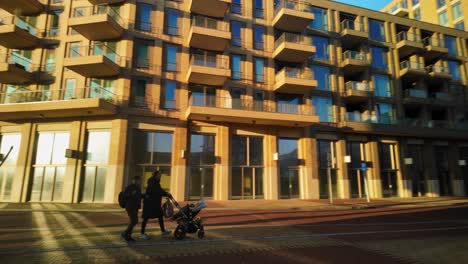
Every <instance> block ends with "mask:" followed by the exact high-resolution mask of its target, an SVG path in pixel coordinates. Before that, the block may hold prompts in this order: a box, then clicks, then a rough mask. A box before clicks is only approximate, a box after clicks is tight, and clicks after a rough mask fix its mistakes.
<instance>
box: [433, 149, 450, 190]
mask: <svg viewBox="0 0 468 264" xmlns="http://www.w3.org/2000/svg"><path fill="white" fill-rule="evenodd" d="M434 156H435V160H434V162H435V165H436V173H437V177H438V180H439V195H440V196H450V195H452V194H453V193H452V184H451V179H450V172H449V166H448V147H446V146H435V147H434Z"/></svg>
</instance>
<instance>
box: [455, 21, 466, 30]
mask: <svg viewBox="0 0 468 264" xmlns="http://www.w3.org/2000/svg"><path fill="white" fill-rule="evenodd" d="M454 27H455V28H456V29H459V30H465V21H463V20H462V21H459V22H457V23H455V25H454Z"/></svg>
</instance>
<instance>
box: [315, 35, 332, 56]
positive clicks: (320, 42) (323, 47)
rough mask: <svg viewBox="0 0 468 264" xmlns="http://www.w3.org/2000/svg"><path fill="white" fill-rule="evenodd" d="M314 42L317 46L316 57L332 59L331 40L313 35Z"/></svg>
mask: <svg viewBox="0 0 468 264" xmlns="http://www.w3.org/2000/svg"><path fill="white" fill-rule="evenodd" d="M313 42H314V45H315V48H316V52H315V54H314V55H313V56H312V57H313V58H314V59H322V60H330V40H329V39H328V38H323V37H317V36H314V37H313Z"/></svg>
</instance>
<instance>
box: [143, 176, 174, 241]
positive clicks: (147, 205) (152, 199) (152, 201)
mask: <svg viewBox="0 0 468 264" xmlns="http://www.w3.org/2000/svg"><path fill="white" fill-rule="evenodd" d="M160 182H161V173H160V172H159V171H155V172H153V175H152V176H151V178H149V179H148V186H147V187H146V193H145V195H144V200H143V213H142V219H143V221H142V223H141V238H142V239H148V238H149V236H148V235H147V234H145V229H146V224H147V223H148V220H149V219H152V218H158V220H159V227H160V228H161V232H162V234H163V235H166V234H168V233H169V231H167V230H166V229H165V228H164V218H163V212H162V208H161V200H162V197H163V196H168V197H172V195H171V194H170V193H168V192H166V191H164V190H163V189H162V188H161V183H160Z"/></svg>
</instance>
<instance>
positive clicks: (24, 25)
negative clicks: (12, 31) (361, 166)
mask: <svg viewBox="0 0 468 264" xmlns="http://www.w3.org/2000/svg"><path fill="white" fill-rule="evenodd" d="M3 25H16V26H17V27H19V28H21V29H24V30H25V31H27V32H28V33H29V34H31V35H33V36H36V37H37V36H39V34H38V30H37V28H35V27H34V26H32V25H31V24H29V23H28V22H26V21H24V20H23V19H21V18H19V17H17V16H9V17H3V18H0V26H3Z"/></svg>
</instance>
